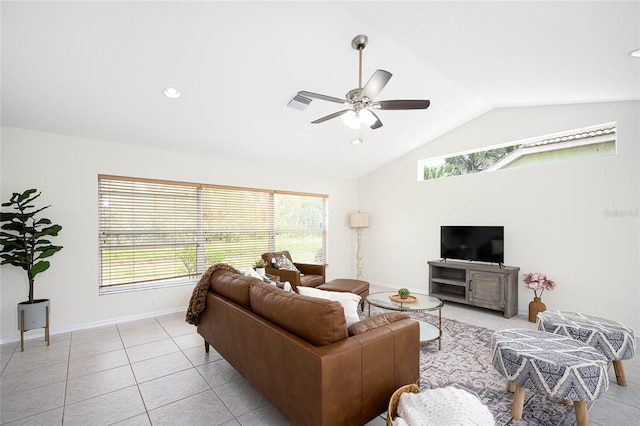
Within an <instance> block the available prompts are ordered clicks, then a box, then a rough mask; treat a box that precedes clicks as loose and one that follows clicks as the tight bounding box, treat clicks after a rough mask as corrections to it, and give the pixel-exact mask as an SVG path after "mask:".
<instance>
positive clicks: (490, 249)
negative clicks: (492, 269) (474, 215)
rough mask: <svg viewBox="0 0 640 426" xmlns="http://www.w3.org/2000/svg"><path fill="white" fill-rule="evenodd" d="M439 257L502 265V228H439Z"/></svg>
mask: <svg viewBox="0 0 640 426" xmlns="http://www.w3.org/2000/svg"><path fill="white" fill-rule="evenodd" d="M440 257H441V258H442V259H445V260H446V259H460V260H470V261H478V262H492V263H499V264H502V263H504V226H441V227H440Z"/></svg>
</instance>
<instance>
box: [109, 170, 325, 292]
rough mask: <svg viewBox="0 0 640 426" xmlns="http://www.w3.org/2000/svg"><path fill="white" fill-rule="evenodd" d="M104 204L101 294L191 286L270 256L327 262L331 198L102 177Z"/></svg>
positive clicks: (321, 195) (250, 189)
mask: <svg viewBox="0 0 640 426" xmlns="http://www.w3.org/2000/svg"><path fill="white" fill-rule="evenodd" d="M98 200H99V234H100V235H99V253H100V290H101V293H106V292H110V291H125V290H136V289H145V288H157V287H163V286H170V285H180V284H186V283H191V282H194V281H196V280H197V279H198V278H199V276H200V275H201V274H202V273H203V272H204V271H205V270H206V269H207V268H208V267H209V266H210V265H212V264H214V263H219V262H224V263H228V264H230V265H233V266H235V267H236V268H245V267H248V266H252V265H253V263H254V262H255V261H256V260H257V259H258V258H260V256H261V255H262V253H264V252H268V251H276V250H289V251H290V252H291V255H292V257H293V258H294V259H295V260H296V261H300V262H312V263H314V262H315V263H325V259H326V255H325V253H326V209H327V206H326V201H327V196H326V195H323V194H300V193H291V192H280V191H275V190H263V189H252V188H237V187H226V186H216V185H205V184H196V183H185V182H169V181H157V180H150V179H139V178H129V177H120V176H107V175H99V176H98Z"/></svg>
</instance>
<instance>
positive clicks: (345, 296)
mask: <svg viewBox="0 0 640 426" xmlns="http://www.w3.org/2000/svg"><path fill="white" fill-rule="evenodd" d="M298 293H300V294H302V295H304V296H311V297H319V298H321V299H327V300H335V301H336V302H339V303H340V304H341V305H342V309H343V310H344V318H345V320H346V322H347V327H349V326H351V324H355V323H357V322H358V321H360V317H359V316H358V305H359V304H360V296H358V295H357V294H353V293H345V292H339V291H328V290H320V289H317V288H313V287H302V286H299V287H298Z"/></svg>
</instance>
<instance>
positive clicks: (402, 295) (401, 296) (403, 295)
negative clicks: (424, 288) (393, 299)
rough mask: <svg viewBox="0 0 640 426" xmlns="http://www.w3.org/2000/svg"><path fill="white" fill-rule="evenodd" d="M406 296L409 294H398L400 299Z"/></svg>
mask: <svg viewBox="0 0 640 426" xmlns="http://www.w3.org/2000/svg"><path fill="white" fill-rule="evenodd" d="M407 297H409V295H408V294H401V295H400V299H406V298H407Z"/></svg>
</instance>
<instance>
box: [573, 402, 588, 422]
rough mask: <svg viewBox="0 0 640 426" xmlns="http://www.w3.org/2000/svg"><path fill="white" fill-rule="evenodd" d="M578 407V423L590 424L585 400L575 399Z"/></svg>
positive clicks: (574, 403)
mask: <svg viewBox="0 0 640 426" xmlns="http://www.w3.org/2000/svg"><path fill="white" fill-rule="evenodd" d="M573 405H574V406H575V408H576V425H578V426H589V412H588V411H587V403H586V402H585V401H573Z"/></svg>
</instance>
